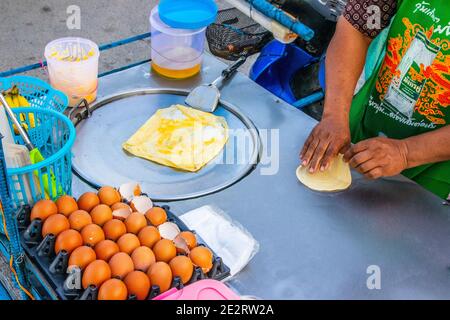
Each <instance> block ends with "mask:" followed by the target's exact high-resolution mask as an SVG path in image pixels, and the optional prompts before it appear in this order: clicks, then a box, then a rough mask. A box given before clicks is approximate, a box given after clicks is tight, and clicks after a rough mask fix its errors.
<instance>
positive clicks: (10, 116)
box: [0, 93, 34, 151]
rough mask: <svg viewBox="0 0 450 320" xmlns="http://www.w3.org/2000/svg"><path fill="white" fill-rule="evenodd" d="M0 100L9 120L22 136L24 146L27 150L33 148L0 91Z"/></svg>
mask: <svg viewBox="0 0 450 320" xmlns="http://www.w3.org/2000/svg"><path fill="white" fill-rule="evenodd" d="M0 102H1V103H2V104H3V106H4V107H5V111H6V113H7V114H8V116H9V118H10V119H11V121H12V122H13V123H14V124H15V125H16V127H17V130H18V131H19V133H20V136H21V137H22V139H23V142H24V143H25V146H26V147H27V149H28V150H29V151H31V150H33V149H34V145H33V144H32V143H31V141H30V138H29V137H28V133H27V132H26V131H25V130H24V129H23V128H22V125H21V124H20V122H19V121H18V120H17V118H16V116H15V115H14V112H12V110H11V107H10V106H9V105H8V103H7V102H6V99H5V97H4V96H3V94H2V93H0Z"/></svg>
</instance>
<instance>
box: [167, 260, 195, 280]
mask: <svg viewBox="0 0 450 320" xmlns="http://www.w3.org/2000/svg"><path fill="white" fill-rule="evenodd" d="M169 266H170V269H171V270H172V274H173V276H174V277H176V276H178V277H180V278H181V282H183V284H185V283H187V282H188V281H189V280H191V277H192V272H193V271H194V266H193V265H192V261H191V259H189V258H188V257H186V256H176V257H175V258H173V259H172V260H170V263H169Z"/></svg>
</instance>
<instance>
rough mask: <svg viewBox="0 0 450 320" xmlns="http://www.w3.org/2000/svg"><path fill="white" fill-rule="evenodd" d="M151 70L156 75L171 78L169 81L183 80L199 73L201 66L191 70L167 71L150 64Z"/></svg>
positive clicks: (198, 65)
mask: <svg viewBox="0 0 450 320" xmlns="http://www.w3.org/2000/svg"><path fill="white" fill-rule="evenodd" d="M152 69H153V70H154V71H155V72H157V73H158V74H160V75H162V76H164V77H167V78H171V79H185V78H189V77H192V76H194V75H196V74H197V73H199V72H200V69H201V64H200V63H199V64H197V65H195V66H193V67H191V68H188V69H182V70H174V69H167V68H163V67H160V66H158V65H157V64H156V63H154V62H152Z"/></svg>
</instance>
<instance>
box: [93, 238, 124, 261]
mask: <svg viewBox="0 0 450 320" xmlns="http://www.w3.org/2000/svg"><path fill="white" fill-rule="evenodd" d="M118 252H119V246H118V245H117V244H116V243H115V242H114V241H111V240H102V241H100V242H99V243H97V244H96V245H95V254H96V255H97V259H99V260H104V261H106V262H108V261H109V259H111V257H112V256H113V255H115V254H116V253H118Z"/></svg>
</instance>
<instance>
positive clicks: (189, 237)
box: [180, 231, 197, 250]
mask: <svg viewBox="0 0 450 320" xmlns="http://www.w3.org/2000/svg"><path fill="white" fill-rule="evenodd" d="M180 237H182V238H183V239H184V241H186V244H187V245H188V248H189V250H192V249H193V248H195V247H196V246H197V238H196V237H195V234H193V233H192V232H190V231H183V232H180Z"/></svg>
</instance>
